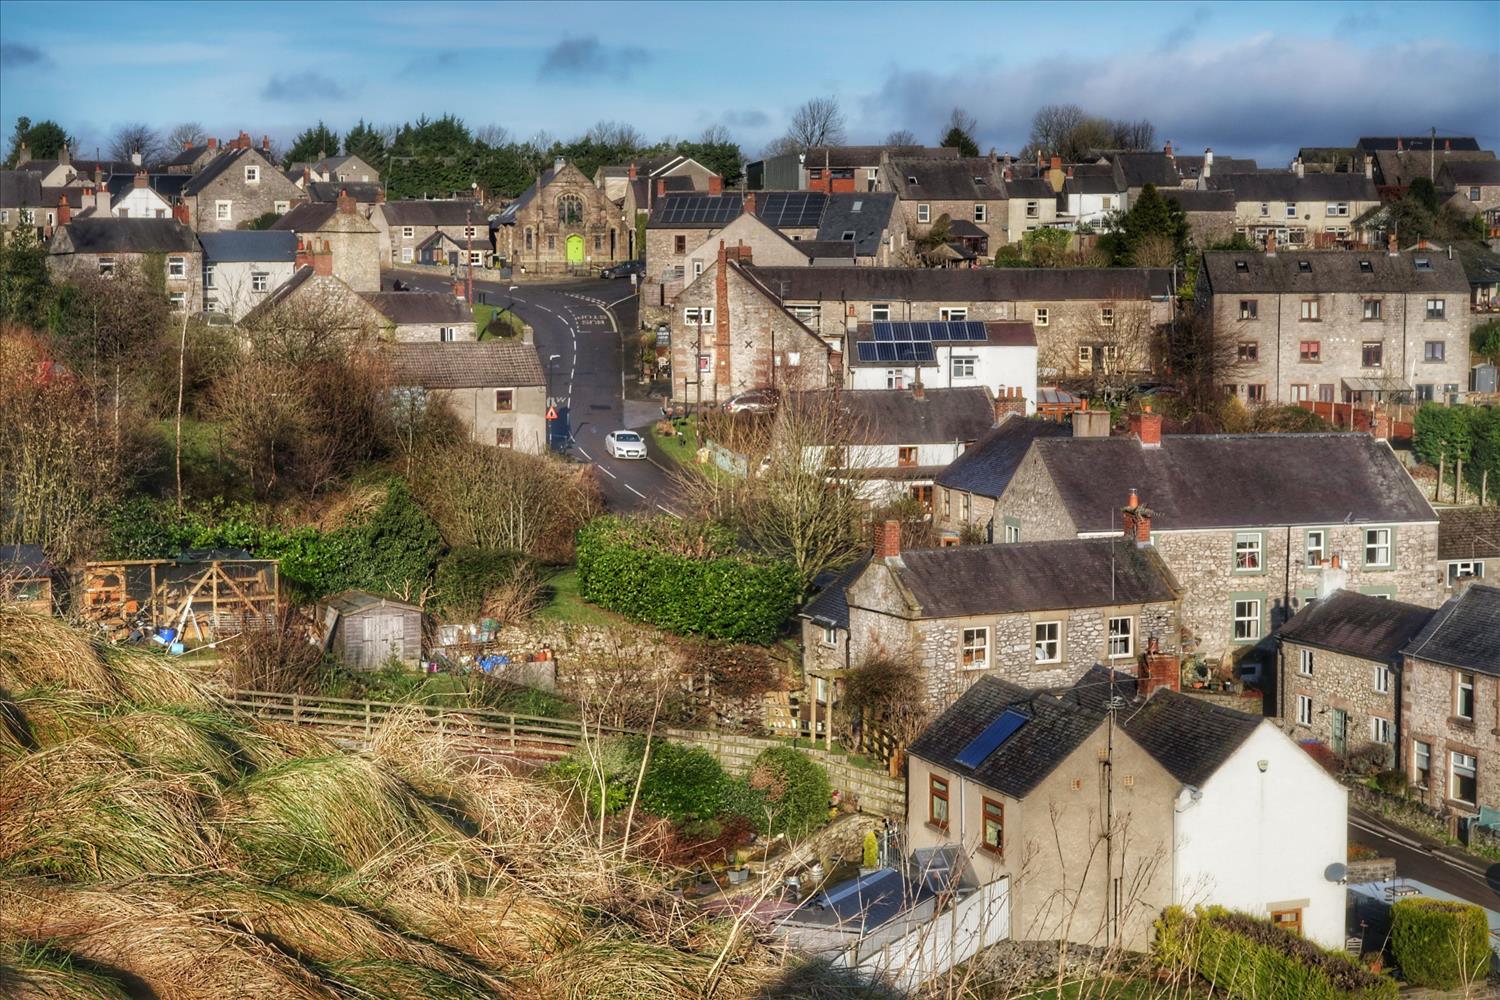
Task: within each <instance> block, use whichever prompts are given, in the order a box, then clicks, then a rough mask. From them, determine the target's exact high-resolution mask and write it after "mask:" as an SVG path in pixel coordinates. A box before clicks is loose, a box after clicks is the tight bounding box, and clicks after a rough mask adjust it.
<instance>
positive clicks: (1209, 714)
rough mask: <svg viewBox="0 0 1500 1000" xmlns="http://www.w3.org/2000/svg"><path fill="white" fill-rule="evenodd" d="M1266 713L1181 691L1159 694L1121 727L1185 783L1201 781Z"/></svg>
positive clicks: (1129, 714)
mask: <svg viewBox="0 0 1500 1000" xmlns="http://www.w3.org/2000/svg"><path fill="white" fill-rule="evenodd" d="M1262 721H1264V720H1263V718H1262V717H1261V716H1257V715H1249V714H1247V713H1245V712H1236V711H1235V710H1234V709H1232V708H1223V707H1221V706H1219V705H1215V704H1213V703H1211V702H1206V701H1203V700H1202V699H1199V698H1194V697H1193V696H1192V695H1186V694H1181V693H1180V692H1177V691H1167V690H1161V691H1157V692H1156V693H1155V694H1153V695H1152V696H1151V697H1150V698H1149V699H1147V701H1146V703H1145V704H1144V705H1143V706H1141V708H1140V709H1139V710H1137V711H1134V712H1131V711H1130V710H1128V709H1127V710H1126V712H1125V713H1124V715H1123V722H1122V723H1121V727H1122V728H1123V729H1124V730H1125V732H1126V733H1128V734H1129V735H1130V738H1131V739H1133V740H1135V741H1136V742H1137V743H1139V744H1140V745H1141V747H1142V749H1144V750H1145V751H1146V752H1147V753H1149V754H1150V755H1151V756H1152V757H1155V758H1156V760H1157V762H1158V763H1160V764H1161V766H1162V767H1165V768H1166V769H1167V771H1168V773H1170V774H1171V775H1172V777H1174V778H1176V779H1177V780H1178V781H1180V782H1182V783H1183V784H1184V785H1191V786H1193V787H1195V788H1196V787H1201V786H1202V785H1203V783H1204V782H1206V781H1207V780H1208V779H1209V778H1211V777H1213V774H1214V772H1215V771H1217V770H1218V769H1219V768H1220V767H1221V766H1222V765H1223V764H1224V762H1225V761H1227V760H1228V759H1229V758H1230V757H1231V756H1232V755H1233V754H1234V752H1235V751H1236V750H1238V749H1239V748H1240V745H1241V744H1243V743H1244V742H1245V740H1247V739H1249V738H1250V734H1251V733H1253V732H1255V730H1256V729H1257V728H1259V726H1260V724H1261V722H1262Z"/></svg>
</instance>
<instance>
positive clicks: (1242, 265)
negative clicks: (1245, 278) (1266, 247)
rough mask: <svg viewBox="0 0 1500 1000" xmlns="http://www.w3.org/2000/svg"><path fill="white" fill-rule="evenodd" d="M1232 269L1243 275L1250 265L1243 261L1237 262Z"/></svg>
mask: <svg viewBox="0 0 1500 1000" xmlns="http://www.w3.org/2000/svg"><path fill="white" fill-rule="evenodd" d="M1234 269H1235V270H1236V271H1238V272H1239V273H1241V274H1244V273H1245V272H1246V271H1249V270H1250V265H1249V264H1248V263H1246V262H1245V261H1243V260H1237V261H1235V262H1234Z"/></svg>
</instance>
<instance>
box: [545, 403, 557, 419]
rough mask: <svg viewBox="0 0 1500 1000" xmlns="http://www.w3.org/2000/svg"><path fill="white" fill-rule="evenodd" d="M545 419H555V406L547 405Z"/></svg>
mask: <svg viewBox="0 0 1500 1000" xmlns="http://www.w3.org/2000/svg"><path fill="white" fill-rule="evenodd" d="M547 419H548V420H556V419H557V407H555V406H549V407H547Z"/></svg>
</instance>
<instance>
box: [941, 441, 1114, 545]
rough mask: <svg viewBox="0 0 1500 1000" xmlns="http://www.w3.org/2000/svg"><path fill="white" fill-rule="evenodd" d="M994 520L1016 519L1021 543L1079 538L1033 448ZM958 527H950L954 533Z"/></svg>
mask: <svg viewBox="0 0 1500 1000" xmlns="http://www.w3.org/2000/svg"><path fill="white" fill-rule="evenodd" d="M1128 499H1129V497H1128V496H1122V497H1121V498H1120V503H1121V505H1123V504H1124V503H1125V501H1126V500H1128ZM993 516H994V518H995V521H996V523H997V525H998V524H999V523H1000V522H1001V520H1002V519H1004V518H1015V519H1016V521H1018V522H1020V525H1021V539H1022V541H1027V542H1052V541H1058V540H1060V539H1065V538H1076V537H1077V536H1078V528H1077V526H1075V525H1074V524H1073V521H1072V519H1071V518H1070V517H1068V514H1067V509H1066V508H1065V507H1064V506H1063V501H1062V494H1060V493H1058V491H1057V486H1056V485H1055V484H1054V483H1053V482H1052V476H1051V475H1050V474H1049V473H1048V472H1047V466H1046V463H1045V462H1043V461H1042V457H1041V455H1040V454H1038V453H1037V450H1036V448H1035V447H1033V448H1032V449H1031V450H1030V451H1028V452H1027V454H1026V457H1025V458H1023V459H1021V463H1020V465H1019V466H1017V468H1016V472H1015V475H1014V476H1012V477H1011V480H1010V485H1009V486H1007V487H1006V489H1005V496H1003V497H1001V498H1000V500H999V502H998V503H997V504H995V506H994V508H993ZM943 527H945V528H946V527H948V525H947V524H944V525H943ZM958 527H959V526H958V525H956V524H955V525H953V528H954V529H955V530H956V529H957V528H958Z"/></svg>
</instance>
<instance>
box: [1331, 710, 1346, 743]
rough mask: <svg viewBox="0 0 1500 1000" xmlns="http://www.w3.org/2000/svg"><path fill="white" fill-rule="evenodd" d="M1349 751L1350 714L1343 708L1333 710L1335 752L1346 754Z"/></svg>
mask: <svg viewBox="0 0 1500 1000" xmlns="http://www.w3.org/2000/svg"><path fill="white" fill-rule="evenodd" d="M1348 749H1349V713H1348V712H1346V711H1344V710H1343V709H1341V708H1335V709H1334V710H1333V752H1334V753H1344V752H1345V751H1346V750H1348Z"/></svg>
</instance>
